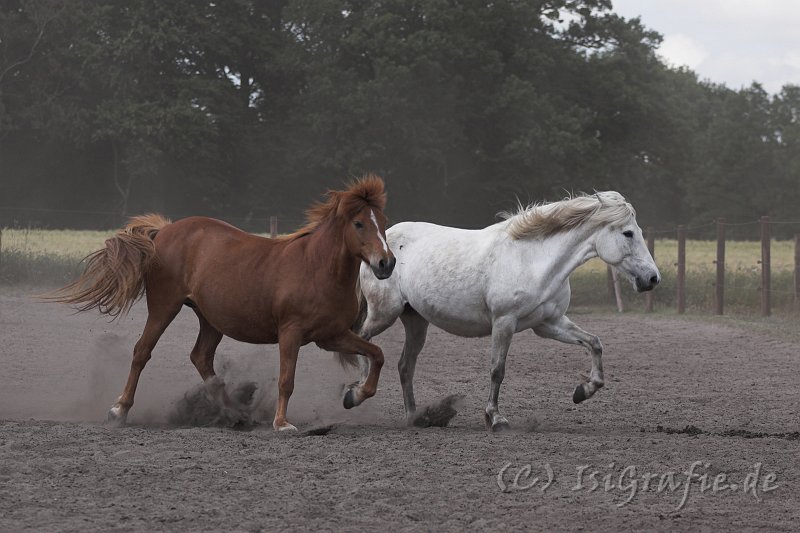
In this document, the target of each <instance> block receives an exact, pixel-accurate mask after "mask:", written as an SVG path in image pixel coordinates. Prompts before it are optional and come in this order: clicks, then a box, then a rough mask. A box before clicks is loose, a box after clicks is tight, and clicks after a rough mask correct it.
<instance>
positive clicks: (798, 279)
mask: <svg viewBox="0 0 800 533" xmlns="http://www.w3.org/2000/svg"><path fill="white" fill-rule="evenodd" d="M794 308H795V310H798V311H800V233H799V234H797V235H795V236H794Z"/></svg>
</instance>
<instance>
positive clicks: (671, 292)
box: [606, 216, 800, 316]
mask: <svg viewBox="0 0 800 533" xmlns="http://www.w3.org/2000/svg"><path fill="white" fill-rule="evenodd" d="M775 228H780V229H781V232H780V233H781V234H782V235H784V236H785V235H791V238H789V239H782V240H779V239H775V238H774V237H773V230H774V229H775ZM645 236H646V237H647V241H648V247H649V248H650V251H651V253H652V254H653V256H654V258H655V259H656V262H657V263H658V265H659V268H660V270H661V271H662V276H663V280H662V284H661V286H660V287H659V288H658V290H656V291H654V292H650V293H645V295H643V296H641V295H635V294H632V293H630V292H629V293H628V294H625V293H624V291H623V289H621V288H620V286H619V284H615V283H614V281H613V279H612V276H611V272H610V270H609V273H608V293H609V296H608V299H607V300H606V301H607V302H611V303H612V304H616V306H617V308H618V310H620V311H622V310H623V309H624V308H625V306H626V304H627V305H628V306H630V308H643V310H644V311H646V312H652V311H654V310H656V309H661V310H665V309H672V310H674V311H675V312H677V313H678V314H683V313H685V312H687V310H692V311H698V312H710V313H713V314H716V315H723V314H726V313H728V310H729V309H731V310H733V312H735V313H737V314H742V313H744V314H756V313H758V314H760V315H761V316H770V315H771V314H772V313H773V311H774V310H776V309H777V310H778V311H780V312H788V313H792V314H797V313H798V312H800V220H772V219H770V218H769V217H766V216H764V217H761V218H760V219H758V220H751V221H744V222H727V221H725V220H724V219H717V220H714V221H712V222H709V223H705V224H695V225H678V226H676V227H675V228H671V229H656V228H652V227H648V228H646V229H645ZM656 239H658V240H656ZM687 243H688V245H689V246H688V247H687ZM773 251H777V254H775V253H773ZM639 306H641V307H639Z"/></svg>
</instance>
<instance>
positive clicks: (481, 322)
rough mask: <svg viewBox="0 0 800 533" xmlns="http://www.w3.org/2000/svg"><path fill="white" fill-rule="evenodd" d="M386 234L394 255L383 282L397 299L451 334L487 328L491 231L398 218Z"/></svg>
mask: <svg viewBox="0 0 800 533" xmlns="http://www.w3.org/2000/svg"><path fill="white" fill-rule="evenodd" d="M386 235H387V240H388V242H389V246H390V247H391V248H392V250H393V251H394V254H395V257H396V258H397V266H396V267H395V272H394V274H393V275H392V278H390V279H389V280H387V281H390V284H391V285H394V286H395V287H396V291H397V292H398V293H399V294H400V295H401V297H402V299H403V301H405V302H406V303H408V304H409V305H410V306H411V307H412V308H413V309H414V310H416V311H417V312H418V313H419V314H420V315H422V316H423V317H424V318H425V319H426V320H428V321H429V322H431V323H432V324H434V325H436V326H437V327H440V328H442V329H444V330H446V331H449V332H451V333H454V334H457V335H461V336H483V335H487V334H488V333H490V332H491V313H490V311H489V309H488V308H487V306H486V298H485V296H486V295H485V285H486V284H485V281H486V280H485V272H486V265H487V262H488V261H490V260H491V257H490V256H491V248H492V242H493V239H494V236H493V235H492V232H491V230H489V229H488V228H487V229H484V230H468V229H460V228H452V227H448V226H439V225H437V224H431V223H427V222H402V223H400V224H397V225H395V226H392V227H391V228H390V229H389V230H388V231H387V232H386ZM362 283H363V278H362ZM384 292H385V289H384ZM382 300H384V301H385V297H383V298H382Z"/></svg>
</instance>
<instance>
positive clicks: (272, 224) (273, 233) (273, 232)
mask: <svg viewBox="0 0 800 533" xmlns="http://www.w3.org/2000/svg"><path fill="white" fill-rule="evenodd" d="M269 236H270V237H271V238H273V239H274V238H275V237H277V236H278V217H276V216H270V217H269Z"/></svg>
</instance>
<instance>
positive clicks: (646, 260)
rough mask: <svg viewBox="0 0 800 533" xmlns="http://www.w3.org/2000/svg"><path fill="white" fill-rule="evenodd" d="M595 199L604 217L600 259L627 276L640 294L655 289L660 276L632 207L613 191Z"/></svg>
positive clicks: (598, 236) (598, 245)
mask: <svg viewBox="0 0 800 533" xmlns="http://www.w3.org/2000/svg"><path fill="white" fill-rule="evenodd" d="M594 196H595V198H597V200H598V201H599V202H600V204H601V206H600V209H599V210H598V215H599V216H601V217H602V218H603V224H602V225H601V226H600V227H599V230H598V232H597V234H596V240H595V249H596V251H597V255H598V257H600V259H602V260H603V261H605V262H606V263H608V264H609V265H611V266H612V267H614V268H616V269H617V271H619V272H622V273H623V274H625V276H627V277H628V279H629V280H630V281H631V284H632V285H633V286H634V288H635V289H636V290H637V291H639V292H644V291H649V290H653V289H654V288H655V286H656V285H658V284H659V282H660V281H661V274H660V273H659V272H658V267H657V266H656V263H655V261H653V256H652V255H650V251H649V250H648V249H647V244H646V243H645V241H644V236H643V235H642V230H641V228H640V227H639V225H638V224H637V223H636V212H635V211H634V209H633V207H631V205H630V204H629V203H627V202H626V201H625V198H623V196H622V195H621V194H619V193H617V192H614V191H607V192H599V193H597V194H595V195H594ZM601 213H602V215H601ZM603 215H605V216H603Z"/></svg>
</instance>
